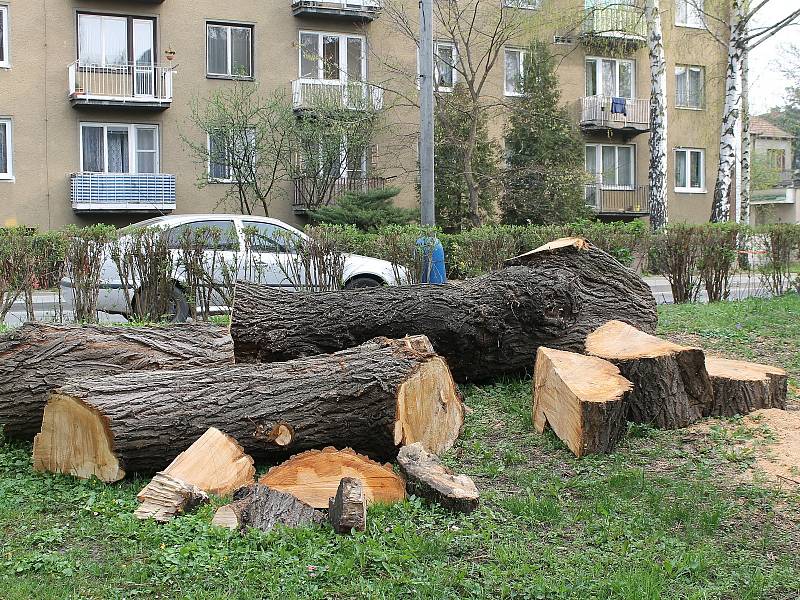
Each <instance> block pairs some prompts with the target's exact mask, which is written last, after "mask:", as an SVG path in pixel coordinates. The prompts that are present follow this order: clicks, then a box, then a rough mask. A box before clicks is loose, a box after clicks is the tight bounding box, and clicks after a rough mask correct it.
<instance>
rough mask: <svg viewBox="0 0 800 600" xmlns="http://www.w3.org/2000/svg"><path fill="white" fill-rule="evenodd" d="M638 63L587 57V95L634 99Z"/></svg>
mask: <svg viewBox="0 0 800 600" xmlns="http://www.w3.org/2000/svg"><path fill="white" fill-rule="evenodd" d="M635 73H636V63H635V62H634V61H632V60H617V59H615V58H596V57H587V59H586V95H587V96H600V95H603V96H611V97H618V98H633V97H634V91H635V90H636V81H635Z"/></svg>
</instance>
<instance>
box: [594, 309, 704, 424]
mask: <svg viewBox="0 0 800 600" xmlns="http://www.w3.org/2000/svg"><path fill="white" fill-rule="evenodd" d="M586 352H587V353H588V354H591V355H593V356H597V357H599V358H603V359H605V360H608V361H610V362H612V363H614V364H615V365H617V367H619V370H620V371H621V372H622V374H623V375H624V376H625V378H626V379H628V380H630V382H631V383H633V391H631V393H630V395H629V396H628V401H627V405H628V410H627V413H628V414H627V419H628V420H629V421H633V422H634V423H646V424H650V425H653V426H654V427H660V428H662V429H677V428H680V427H686V426H688V425H691V424H692V423H694V422H695V421H697V420H698V419H699V418H701V417H702V416H703V415H704V414H705V413H706V412H707V411H708V407H709V406H711V404H712V402H713V391H712V388H711V380H710V379H709V377H708V372H707V371H706V365H705V355H704V354H703V351H702V350H700V349H699V348H690V347H687V346H680V345H678V344H673V343H672V342H668V341H666V340H662V339H660V338H657V337H655V336H652V335H648V334H647V333H644V332H642V331H639V330H637V329H635V328H634V327H631V326H630V325H628V324H626V323H622V322H620V321H610V322H608V323H606V324H605V325H603V326H602V327H600V328H599V329H597V331H594V332H592V333H591V334H590V335H589V337H588V338H587V339H586Z"/></svg>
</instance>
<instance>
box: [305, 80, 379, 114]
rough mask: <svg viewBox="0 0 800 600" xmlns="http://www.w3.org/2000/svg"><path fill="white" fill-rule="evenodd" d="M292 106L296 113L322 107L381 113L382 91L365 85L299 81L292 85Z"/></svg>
mask: <svg viewBox="0 0 800 600" xmlns="http://www.w3.org/2000/svg"><path fill="white" fill-rule="evenodd" d="M292 103H293V105H294V108H295V110H308V109H311V110H313V109H314V108H322V107H324V108H345V109H349V110H365V111H366V110H381V109H382V108H383V89H382V88H379V87H376V86H374V85H370V84H368V83H362V82H353V83H347V82H343V81H335V80H327V79H297V80H295V81H293V82H292Z"/></svg>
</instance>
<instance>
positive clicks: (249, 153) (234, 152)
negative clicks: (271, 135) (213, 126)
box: [208, 128, 256, 183]
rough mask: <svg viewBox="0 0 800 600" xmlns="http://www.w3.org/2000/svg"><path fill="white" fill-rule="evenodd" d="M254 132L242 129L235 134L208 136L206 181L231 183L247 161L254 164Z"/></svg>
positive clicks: (228, 132) (225, 133) (226, 133)
mask: <svg viewBox="0 0 800 600" xmlns="http://www.w3.org/2000/svg"><path fill="white" fill-rule="evenodd" d="M255 150H256V131H255V129H251V128H248V129H244V130H239V132H238V134H237V133H236V132H231V131H227V132H222V133H218V134H211V133H210V134H208V180H209V181H211V182H212V183H231V182H232V181H233V180H234V176H235V175H236V172H237V167H238V171H239V172H240V174H241V173H242V172H243V171H244V169H243V167H244V166H245V165H247V163H248V161H250V162H252V163H253V164H255V162H256V156H255Z"/></svg>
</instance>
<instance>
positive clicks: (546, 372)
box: [533, 347, 633, 458]
mask: <svg viewBox="0 0 800 600" xmlns="http://www.w3.org/2000/svg"><path fill="white" fill-rule="evenodd" d="M632 387H633V386H632V385H631V382H630V381H628V380H627V379H625V378H624V377H623V376H622V375H620V372H619V369H618V368H617V367H615V366H614V365H613V364H611V363H610V362H608V361H606V360H603V359H601V358H596V357H594V356H583V355H582V354H575V353H573V352H562V351H560V350H553V349H551V348H544V347H542V348H539V352H538V353H537V356H536V372H535V375H534V385H533V426H534V428H535V429H536V431H538V432H539V433H542V432H544V430H545V428H546V427H547V426H549V427H550V428H551V429H552V430H553V431H554V432H555V434H556V435H557V436H558V437H559V439H561V441H563V442H564V443H565V444H566V445H567V447H568V448H569V449H570V450H572V452H573V453H574V454H575V456H577V457H578V458H580V457H581V456H584V455H586V454H597V453H605V452H611V451H612V450H613V449H614V447H615V446H616V445H617V442H618V441H619V440H620V439H621V438H622V436H623V435H625V429H626V428H627V424H628V423H627V421H626V420H625V411H626V408H627V406H626V404H625V400H626V398H627V396H628V394H629V392H630V391H631V388H632Z"/></svg>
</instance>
